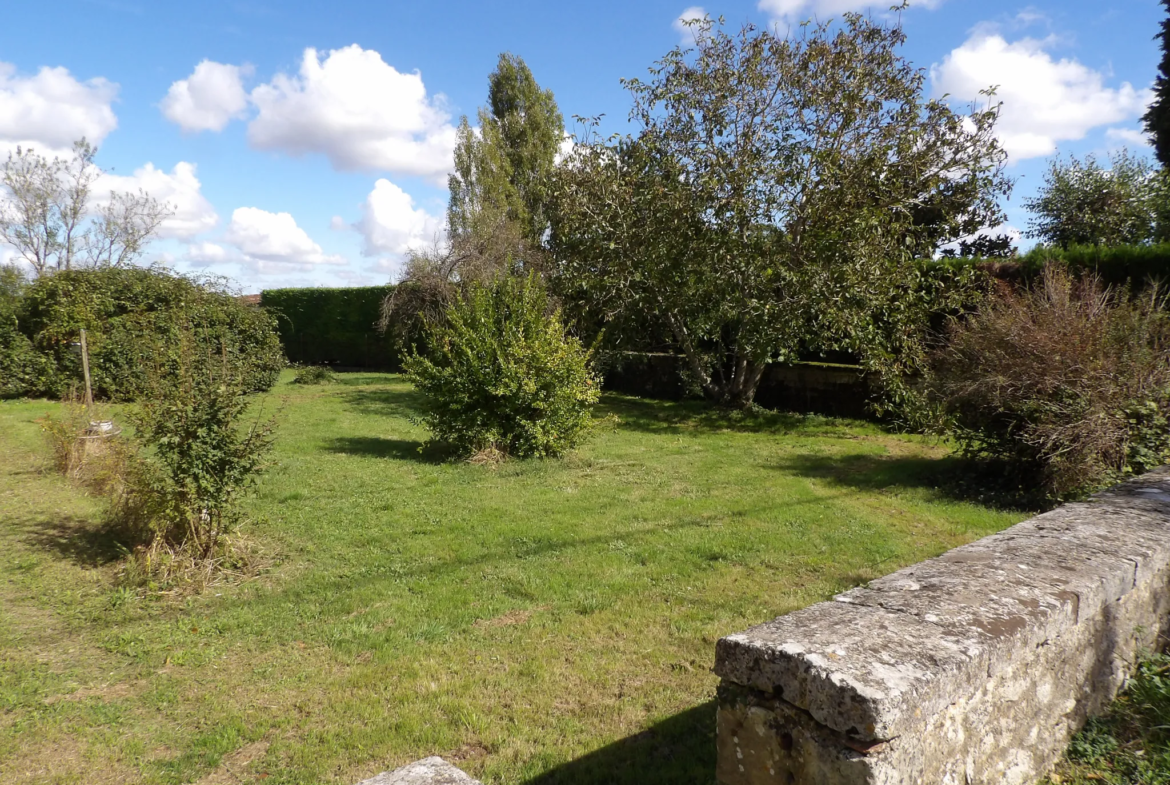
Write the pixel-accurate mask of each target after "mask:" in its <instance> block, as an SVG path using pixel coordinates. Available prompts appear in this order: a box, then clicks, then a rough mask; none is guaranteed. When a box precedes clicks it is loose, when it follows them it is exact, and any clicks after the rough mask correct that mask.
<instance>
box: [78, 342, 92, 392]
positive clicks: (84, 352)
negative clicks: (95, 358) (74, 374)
mask: <svg viewBox="0 0 1170 785" xmlns="http://www.w3.org/2000/svg"><path fill="white" fill-rule="evenodd" d="M81 370H83V371H85V405H86V408H89V409H92V408H93V383H92V382H90V380H89V347H88V346H86V343H85V330H82V331H81Z"/></svg>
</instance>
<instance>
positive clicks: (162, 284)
mask: <svg viewBox="0 0 1170 785" xmlns="http://www.w3.org/2000/svg"><path fill="white" fill-rule="evenodd" d="M2 288H3V290H4V292H3V295H2V296H0V397H21V396H50V397H61V396H63V395H66V394H68V393H69V391H70V389H71V388H76V387H77V386H78V385H79V384H80V382H81V379H82V370H81V358H80V356H79V354H78V352H77V351H75V344H76V342H77V340H78V337H79V335H80V333H81V330H82V329H84V330H86V332H87V334H88V345H89V361H90V362H89V365H90V375H91V376H92V379H93V389H94V395H95V396H98V397H100V398H106V399H109V400H122V401H127V400H134V399H135V398H137V397H138V396H140V395H141V394H142V393H143V392H145V391H146V390H147V389H148V388H149V385H150V384H151V382H152V380H153V379H155V378H162V377H163V376H166V375H168V374H172V373H174V372H175V369H176V367H177V366H178V364H180V363H182V362H183V361H184V357H183V353H184V352H194V351H197V352H207V353H213V354H217V355H218V354H221V353H222V354H224V355H225V359H226V357H227V355H232V356H235V357H238V358H240V359H241V363H240V367H241V368H242V369H243V370H244V373H245V375H246V378H245V380H244V384H245V386H246V387H247V389H248V390H249V391H253V392H256V391H260V390H266V389H268V388H270V387H271V386H272V385H273V384H274V383H275V382H276V379H277V376H278V375H279V373H280V369H281V368H282V367H284V364H285V360H284V356H283V354H282V352H281V349H280V340H279V338H278V336H277V334H276V330H275V324H274V320H273V318H272V317H271V316H270V315H268V314H267V313H265V312H264V311H262V310H261V309H259V308H256V307H254V306H248V305H245V304H244V303H242V302H240V301H239V299H237V298H236V297H234V296H232V295H231V294H229V293H228V292H227V291H225V290H224V289H223V288H222V287H221V286H219V285H217V284H216V282H214V281H200V280H192V279H190V278H186V277H184V276H181V275H177V274H175V273H173V272H170V271H168V270H165V269H162V268H150V269H143V268H138V267H132V268H127V269H99V270H92V269H87V270H66V271H61V272H56V273H53V274H52V275H44V276H41V277H40V278H38V279H37V280H36V281H34V282H32V283H28V284H24V283H21V282H19V281H17V280H16V279H12V280H7V281H5V282H4V286H3V287H2ZM184 341H186V344H185V343H184Z"/></svg>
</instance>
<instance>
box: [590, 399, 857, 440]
mask: <svg viewBox="0 0 1170 785" xmlns="http://www.w3.org/2000/svg"><path fill="white" fill-rule="evenodd" d="M596 414H598V415H600V416H606V415H616V416H617V417H618V419H619V420H620V422H621V426H620V427H621V428H623V429H627V430H633V431H641V432H644V433H680V432H684V431H685V432H688V433H713V432H719V431H737V432H751V433H772V434H784V433H793V432H796V431H802V430H807V429H809V428H810V427H819V428H824V427H836V426H841V425H846V424H852V421H849V420H838V419H835V418H832V417H824V416H821V415H816V414H793V413H790V412H773V411H768V410H767V409H753V410H747V411H744V410H739V409H721V408H719V407H717V406H714V405H712V404H710V403H707V402H706V401H658V400H653V399H648V398H634V397H632V396H626V395H615V394H612V393H608V394H604V395H602V396H601V403H600V404H599V405H598V407H597V410H596Z"/></svg>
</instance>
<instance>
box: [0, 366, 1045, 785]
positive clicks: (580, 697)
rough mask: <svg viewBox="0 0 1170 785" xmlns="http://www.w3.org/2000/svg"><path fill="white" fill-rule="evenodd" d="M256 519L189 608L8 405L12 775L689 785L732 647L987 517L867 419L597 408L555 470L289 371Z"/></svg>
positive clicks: (0, 414)
mask: <svg viewBox="0 0 1170 785" xmlns="http://www.w3.org/2000/svg"><path fill="white" fill-rule="evenodd" d="M291 378H292V374H291V373H286V374H285V376H284V377H283V378H282V382H281V384H280V385H279V386H278V387H277V388H276V390H274V393H273V396H274V397H275V398H285V399H286V403H285V406H284V409H283V413H282V415H281V418H282V421H283V423H282V426H281V430H280V432H279V439H278V443H277V449H276V454H275V459H276V464H275V465H274V466H273V467H272V468H271V470H270V471H269V473H268V474H267V475H266V476H265V478H264V479H263V480H262V482H261V484H260V487H259V492H258V495H257V496H256V497H255V498H254V499H253V500H252V501H251V502H250V507H251V509H252V513H253V515H254V517H255V521H254V523H253V524H251V525H250V527H249V528H248V534H249V536H250V537H251V539H252V540H253V541H254V542H256V543H257V544H258V545H259V546H260V547H261V548H262V549H263V550H264V551H265V552H266V553H267V554H268V558H269V560H270V561H271V563H272V565H273V566H272V568H271V569H270V570H269V571H268V572H266V573H264V574H263V575H262V576H261V577H259V578H258V579H255V580H251V581H248V582H246V583H243V584H239V585H234V586H226V587H220V588H214V589H212V590H210V591H208V592H206V593H205V594H203V595H201V596H198V597H192V598H188V599H186V600H183V601H174V600H160V599H157V598H149V597H142V596H139V595H137V594H135V593H133V592H130V591H128V590H126V589H124V588H119V587H118V585H117V581H116V572H117V569H118V563H119V562H118V559H119V553H118V551H117V549H116V547H115V546H114V545H113V544H112V543H110V542H109V540H108V539H107V538H105V537H104V536H103V535H102V533H101V531H100V529H99V526H98V521H99V519H100V512H101V510H100V505H99V503H98V501H97V500H95V499H91V498H87V497H86V496H85V494H84V493H83V492H81V491H80V490H78V489H77V488H75V487H71V486H70V485H69V484H68V483H66V482H65V481H64V480H63V479H62V478H60V477H58V476H55V475H53V474H51V473H49V472H47V471H46V470H45V469H44V468H43V467H44V463H45V454H46V452H47V450H46V447H45V444H44V442H43V441H42V437H41V435H40V433H39V432H38V427H37V426H36V424H35V423H34V420H35V419H36V418H37V417H39V416H41V415H43V414H45V413H46V412H50V411H53V409H54V408H55V406H56V405H55V404H51V403H47V402H35V401H34V402H4V403H0V782H4V783H30V782H46V783H72V782H77V781H80V780H82V779H84V781H86V782H87V783H91V784H92V783H104V782H145V783H185V782H200V781H201V778H203V779H202V782H203V783H206V784H207V785H210V783H213V782H254V781H255V782H258V781H261V780H262V781H263V782H265V783H268V784H269V785H272V784H273V783H318V782H336V783H353V782H356V781H358V780H360V779H362V778H364V777H368V776H371V775H372V774H374V773H376V772H378V771H381V770H383V769H388V768H392V767H394V766H397V765H400V764H403V763H405V762H408V761H410V760H413V759H417V758H420V757H423V756H425V755H429V754H441V755H444V756H445V757H447V758H449V759H452V760H455V761H457V762H458V763H459V765H461V766H462V767H464V768H465V769H467V770H468V771H470V772H472V773H473V774H475V775H476V776H479V777H482V778H483V779H484V780H485V782H488V783H532V784H533V785H552V784H553V783H597V784H598V785H600V783H612V782H617V783H649V784H651V785H653V783H706V782H709V781H710V779H711V776H712V772H713V769H714V747H713V734H714V704H713V702H712V700H713V697H714V689H715V685H716V679H715V677H714V676H713V675H712V674H711V672H710V667H711V665H712V659H713V652H714V644H715V641H716V640H717V639H718V638H719V637H720V636H722V635H725V634H728V633H731V632H735V631H739V630H741V629H743V628H745V627H747V626H749V625H752V624H756V623H759V622H761V621H764V620H767V619H770V618H772V617H774V616H777V615H779V614H783V613H786V612H789V611H792V610H794V609H796V608H799V607H802V606H804V605H807V604H809V603H812V602H816V601H819V600H823V599H825V598H828V597H829V596H831V595H832V594H834V593H836V592H839V591H842V590H844V589H848V588H850V587H852V586H855V585H857V584H859V583H862V582H864V581H867V580H869V579H872V578H874V577H877V576H879V575H883V574H886V573H888V572H890V571H892V570H895V569H897V568H898V567H901V566H903V565H906V564H909V563H912V562H915V561H918V560H920V559H923V558H926V557H928V556H931V555H934V554H937V553H940V552H942V551H944V550H946V549H948V548H951V547H954V546H956V545H959V544H961V543H964V542H968V541H970V540H973V539H976V538H978V537H981V536H983V535H986V534H988V533H991V532H993V531H996V530H999V529H1002V528H1004V527H1006V526H1008V525H1010V524H1012V523H1014V522H1015V521H1017V520H1019V519H1021V518H1022V517H1024V514H1023V513H1011V512H1001V511H1000V512H997V511H992V510H988V509H986V508H983V507H980V506H976V505H973V504H968V503H963V502H956V501H953V500H951V499H949V498H947V496H946V495H945V494H943V493H942V492H940V491H939V490H937V489H936V488H935V485H936V484H937V479H938V477H939V476H940V475H941V473H942V472H945V471H946V470H947V469H948V466H949V460H950V459H948V458H947V457H946V456H945V451H943V450H942V449H941V448H939V447H937V446H932V445H929V444H927V443H924V442H922V441H920V440H917V439H914V438H910V437H903V436H894V435H890V434H887V433H885V432H883V431H882V430H880V429H879V428H877V427H876V426H873V425H870V424H864V423H856V422H846V421H836V420H829V419H825V418H819V417H797V416H791V415H759V416H753V415H734V414H724V413H716V412H711V411H708V410H706V409H704V408H703V407H702V406H701V405H698V404H669V403H660V402H649V401H642V400H638V399H633V398H623V397H617V396H606V397H605V398H604V400H603V406H602V410H603V411H602V412H601V413H602V414H613V415H616V417H617V418H618V424H616V425H612V424H611V425H609V426H605V427H603V428H602V429H601V430H600V431H599V432H598V433H597V435H596V436H595V437H594V438H593V439H592V440H591V441H590V442H589V443H588V444H587V445H586V446H585V447H584V448H583V449H581V450H580V451H579V452H578V453H576V454H575V455H573V456H571V457H569V458H567V459H565V460H562V461H547V462H532V463H506V464H504V465H502V466H500V467H498V468H492V467H488V466H473V465H470V464H464V463H443V462H441V461H439V460H438V459H437V457H436V456H434V455H433V454H430V453H428V452H426V451H421V452H420V449H419V448H420V443H421V440H422V439H423V438H424V437H425V433H424V432H423V431H421V430H420V429H419V428H418V427H417V426H416V425H414V424H412V417H413V413H414V407H415V406H416V404H417V399H416V397H415V395H414V393H413V391H412V390H411V388H410V387H409V386H408V385H407V384H405V383H404V382H403V381H402V380H401V379H400V378H398V377H395V376H390V375H377V374H346V375H342V376H340V377H339V383H338V384H335V385H331V386H329V387H308V388H306V387H303V386H300V385H290V384H289V381H290V380H291Z"/></svg>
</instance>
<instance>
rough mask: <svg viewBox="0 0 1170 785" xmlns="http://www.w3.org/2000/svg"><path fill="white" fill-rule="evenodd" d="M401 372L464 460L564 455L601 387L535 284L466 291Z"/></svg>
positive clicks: (507, 280)
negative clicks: (468, 457)
mask: <svg viewBox="0 0 1170 785" xmlns="http://www.w3.org/2000/svg"><path fill="white" fill-rule="evenodd" d="M425 343H426V346H427V347H428V348H427V350H426V354H414V355H412V356H410V357H408V358H407V361H406V371H407V373H408V374H409V377H410V379H411V381H412V382H413V383H414V385H415V387H416V388H417V389H418V390H419V391H420V392H421V393H422V395H423V405H424V414H423V421H424V423H425V424H426V425H427V427H428V428H430V430H431V433H432V435H433V438H434V440H435V441H437V442H440V443H443V444H446V445H448V446H450V447H452V448H453V449H454V450H455V451H456V452H457V453H458V454H460V455H462V456H476V455H491V454H497V453H498V454H503V455H510V456H515V457H519V458H528V457H543V456H555V455H561V454H563V453H564V452H565V451H567V450H569V449H571V448H573V447H574V446H576V445H577V444H579V443H580V442H581V441H582V439H583V438H584V437H585V435H586V433H587V431H588V429H589V427H590V425H591V423H592V416H591V411H592V408H593V405H594V404H595V403H597V399H598V395H599V380H598V378H597V377H596V375H595V374H594V373H593V371H592V369H591V367H590V360H591V355H590V352H589V351H587V350H586V349H585V348H584V347H583V346H582V345H581V342H580V341H579V340H578V339H576V338H574V337H571V336H569V335H567V334H566V332H565V328H564V325H563V324H562V322H561V318H560V314H559V313H558V312H552V311H551V309H550V306H549V299H548V294H547V292H546V290H545V288H544V285H543V283H542V282H541V281H540V279H539V278H537V277H536V276H535V275H530V276H528V277H519V276H511V275H504V276H501V277H500V278H498V279H497V280H496V281H494V282H492V283H490V284H486V285H476V286H472V287H470V288H469V289H468V291H467V292H466V293H465V294H463V295H462V296H461V297H460V298H459V299H457V300H456V301H455V303H454V304H453V305H451V306H450V307H449V308H448V310H447V312H446V314H445V318H444V319H443V320H442V321H441V322H439V323H433V324H431V325H430V326H429V327H428V335H427V340H426V342H425Z"/></svg>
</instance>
